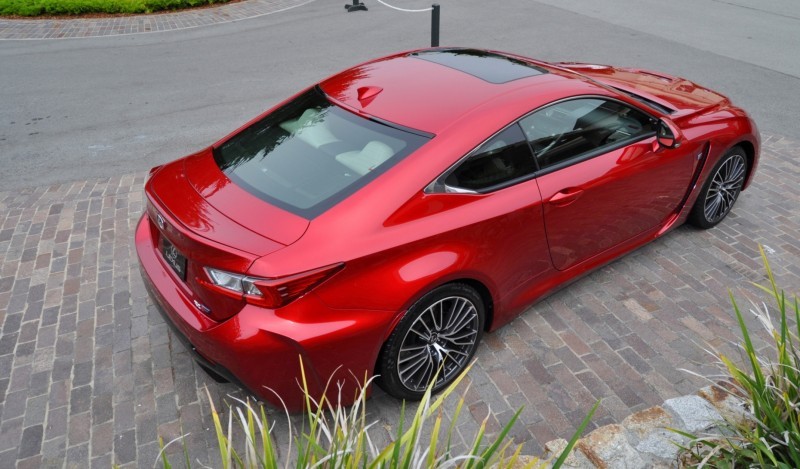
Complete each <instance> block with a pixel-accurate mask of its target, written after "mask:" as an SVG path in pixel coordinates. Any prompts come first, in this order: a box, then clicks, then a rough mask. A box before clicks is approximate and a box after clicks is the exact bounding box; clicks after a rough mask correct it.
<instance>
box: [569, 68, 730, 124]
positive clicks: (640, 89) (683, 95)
mask: <svg viewBox="0 0 800 469" xmlns="http://www.w3.org/2000/svg"><path fill="white" fill-rule="evenodd" d="M555 65H556V66H559V67H563V68H567V69H569V70H572V71H574V72H577V73H580V74H581V75H585V76H588V77H590V78H592V79H593V80H595V81H598V82H600V83H602V84H604V85H607V86H611V87H613V88H618V89H620V90H623V91H627V92H631V93H635V94H638V95H640V96H642V97H644V98H647V99H649V100H651V101H654V102H656V103H657V104H660V105H662V106H666V107H668V108H670V109H673V110H675V112H674V113H671V117H672V118H678V117H683V116H686V115H690V114H695V113H697V112H700V111H704V110H706V109H709V108H711V107H714V106H719V105H722V104H724V103H727V102H728V98H727V97H725V96H723V95H721V94H719V93H717V92H715V91H711V90H709V89H707V88H704V87H702V86H700V85H697V84H696V83H693V82H691V81H689V80H686V79H684V78H679V77H674V76H671V75H667V74H664V73H660V72H652V71H649V70H642V69H638V68H623V67H611V66H608V65H595V64H584V63H573V62H563V63H558V64H555Z"/></svg>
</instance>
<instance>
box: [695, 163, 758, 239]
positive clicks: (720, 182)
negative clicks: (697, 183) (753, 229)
mask: <svg viewBox="0 0 800 469" xmlns="http://www.w3.org/2000/svg"><path fill="white" fill-rule="evenodd" d="M746 167H747V166H746V162H745V160H744V157H743V156H742V155H739V154H734V155H732V156H731V157H730V158H728V159H727V160H726V161H725V162H724V163H723V164H722V166H720V167H719V169H718V170H717V172H716V174H714V177H713V179H712V180H711V185H709V187H708V191H707V192H706V200H705V204H704V206H703V213H704V214H705V217H706V220H708V222H709V223H716V222H717V221H719V220H721V219H722V218H724V217H725V215H727V214H728V212H729V211H730V210H731V207H733V203H734V202H735V201H736V198H737V197H738V196H739V192H740V191H741V190H742V185H743V184H744V176H745V169H746Z"/></svg>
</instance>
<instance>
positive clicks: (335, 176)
mask: <svg viewBox="0 0 800 469" xmlns="http://www.w3.org/2000/svg"><path fill="white" fill-rule="evenodd" d="M427 140H428V137H425V136H422V135H417V134H415V133H411V132H408V131H405V130H401V129H399V128H395V127H392V126H389V125H386V124H384V123H380V122H377V121H372V120H369V119H365V118H363V117H360V116H358V115H356V114H353V113H351V112H349V111H346V110H344V109H342V108H340V107H338V106H336V105H334V104H331V103H330V102H329V101H328V100H327V99H326V98H325V96H324V95H323V93H322V92H321V91H320V90H318V89H317V88H314V89H311V90H310V91H308V92H307V93H304V94H303V95H301V96H299V97H298V98H297V99H294V100H293V101H291V102H290V103H289V104H287V105H285V106H283V107H282V108H280V109H278V110H276V111H275V112H272V113H270V114H269V115H268V116H267V117H265V118H264V119H262V120H260V121H258V122H256V123H255V124H253V125H251V126H250V127H248V128H246V129H245V130H243V131H241V132H240V133H238V134H236V135H234V136H233V137H232V138H230V139H229V140H228V141H226V142H225V143H223V144H222V145H221V146H220V147H219V148H217V150H216V151H215V153H214V159H215V160H216V162H217V165H219V167H220V169H221V170H222V171H223V172H224V173H225V174H226V175H227V176H228V177H229V178H230V179H231V180H232V181H233V182H234V183H236V184H237V185H239V186H241V187H243V188H244V189H245V190H247V191H248V192H250V193H251V194H253V195H255V196H257V197H259V198H261V199H262V200H264V201H266V202H269V203H271V204H273V205H277V206H279V207H281V208H283V209H284V210H288V211H290V212H292V213H295V214H297V215H300V216H302V217H305V218H309V219H310V218H313V217H316V216H317V215H319V214H321V213H323V212H324V211H325V210H327V209H329V208H330V207H332V206H333V205H335V204H336V203H338V202H340V201H341V200H343V199H344V198H345V197H347V196H349V195H350V194H352V193H354V192H355V191H356V190H358V189H359V188H361V187H363V186H364V185H365V184H367V183H368V182H369V181H371V180H373V179H375V178H376V177H377V176H378V175H380V174H381V173H383V172H385V171H386V170H387V169H389V168H390V167H392V166H393V165H394V164H396V163H397V162H398V161H400V160H401V159H403V158H404V157H406V156H407V155H409V154H410V153H411V152H413V151H414V150H416V149H417V148H419V147H420V146H422V145H423V144H424V143H425V142H426V141H427Z"/></svg>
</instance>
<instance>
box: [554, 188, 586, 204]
mask: <svg viewBox="0 0 800 469" xmlns="http://www.w3.org/2000/svg"><path fill="white" fill-rule="evenodd" d="M582 195H583V189H578V188H577V187H570V188H567V189H563V190H561V191H559V192H556V194H555V195H554V196H553V197H550V200H549V201H548V202H550V203H551V204H553V205H555V206H558V207H563V206H565V205H569V204H571V203H573V202H575V201H576V200H578V198H579V197H580V196H582Z"/></svg>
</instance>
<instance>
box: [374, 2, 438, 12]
mask: <svg viewBox="0 0 800 469" xmlns="http://www.w3.org/2000/svg"><path fill="white" fill-rule="evenodd" d="M375 1H376V2H378V3H380V4H381V5H383V6H387V7H389V8H391V9H394V10H397V11H404V12H406V13H422V12H424V11H431V10H433V7H428V8H423V9H421V10H409V9H407V8H398V7H396V6H392V5H389V4H388V3H386V2H384V1H382V0H375Z"/></svg>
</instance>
